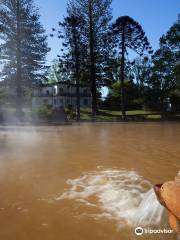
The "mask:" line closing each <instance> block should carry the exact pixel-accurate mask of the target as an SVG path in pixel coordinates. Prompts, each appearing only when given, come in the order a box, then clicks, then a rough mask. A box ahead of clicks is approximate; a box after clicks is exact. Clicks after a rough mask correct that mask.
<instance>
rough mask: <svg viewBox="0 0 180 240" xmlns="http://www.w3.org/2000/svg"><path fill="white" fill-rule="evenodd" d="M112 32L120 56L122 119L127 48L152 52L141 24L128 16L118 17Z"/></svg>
mask: <svg viewBox="0 0 180 240" xmlns="http://www.w3.org/2000/svg"><path fill="white" fill-rule="evenodd" d="M112 34H113V35H114V37H115V41H114V42H115V48H116V49H117V50H118V53H119V55H120V56H121V65H120V73H119V74H120V79H121V110H122V116H123V119H125V118H126V103H125V87H124V79H125V58H126V57H125V56H126V53H127V51H128V49H132V50H134V51H135V52H137V53H138V54H139V55H143V53H144V52H145V51H146V52H148V53H149V54H151V53H152V50H151V47H150V46H149V42H148V39H147V37H146V36H145V33H144V31H143V29H142V27H141V25H140V24H139V23H138V22H136V21H135V20H134V19H132V18H131V17H129V16H122V17H119V18H118V19H117V20H116V22H115V23H114V24H113V25H112Z"/></svg>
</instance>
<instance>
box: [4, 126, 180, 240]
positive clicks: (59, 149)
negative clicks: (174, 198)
mask: <svg viewBox="0 0 180 240" xmlns="http://www.w3.org/2000/svg"><path fill="white" fill-rule="evenodd" d="M179 169H180V125H179V124H177V123H174V124H172V123H170V124H168V123H164V124H162V123H161V124H155V123H152V124H150V123H148V124H146V123H145V124H140V123H137V124H132V123H128V124H94V125H93V124H82V125H80V126H78V125H77V126H62V127H47V128H44V127H43V128H40V127H39V128H18V129H14V128H12V129H5V128H2V129H1V130H0V239H2V240H32V239H33V240H57V239H61V240H85V239H86V240H129V239H130V240H131V239H139V238H141V239H154V240H156V239H170V240H171V239H176V237H175V235H174V234H157V235H147V234H146V235H143V236H141V237H138V236H136V235H135V234H134V226H133V225H132V224H131V223H130V222H128V221H126V220H128V216H125V219H126V220H123V219H122V218H121V213H122V212H123V210H124V209H122V208H121V206H119V205H118V204H119V203H122V201H124V202H123V204H124V205H123V208H125V206H126V200H127V209H126V210H127V211H125V212H123V213H125V215H127V214H129V213H132V212H133V211H134V210H132V206H131V205H132V204H131V202H133V201H134V200H137V199H136V198H134V197H132V196H135V194H139V195H138V196H139V197H140V196H141V195H140V193H141V191H142V192H143V191H144V190H143V189H147V191H148V190H149V188H150V185H151V184H155V183H161V182H164V181H167V180H171V179H173V178H174V176H175V175H176V174H177V172H178V171H179ZM140 176H142V178H141V177H140ZM124 178H125V180H124ZM70 179H71V180H70ZM142 179H143V180H142ZM68 180H69V181H68ZM146 180H147V181H146ZM142 181H143V182H142ZM132 182H133V183H132ZM138 183H139V184H142V185H143V184H144V185H146V186H144V187H142V188H140V190H138V191H139V192H138V193H137V192H136V193H135V192H133V188H134V189H135V188H136V187H137V185H138ZM128 184H129V185H128ZM121 186H123V188H124V190H123V191H124V192H122V191H121V190H122V189H121ZM130 186H131V189H130ZM96 188H97V190H96ZM129 189H130V190H129ZM129 191H131V192H132V194H131V195H128V194H129ZM123 193H124V194H123ZM133 194H134V195H133ZM124 196H126V197H125V198H123V197H124ZM122 199H123V200H122ZM108 204H109V205H108ZM110 204H112V206H111V205H110ZM133 204H135V201H134V202H133ZM136 204H137V203H136ZM116 205H117V208H116ZM133 206H134V205H133ZM135 206H136V205H135ZM111 207H112V208H111ZM120 209H121V211H120ZM128 209H130V212H128ZM116 210H117V211H116ZM116 213H117V214H116ZM118 213H119V215H118ZM129 218H130V217H129ZM151 225H153V224H152V223H151ZM146 227H147V228H148V227H149V226H146ZM154 228H169V226H168V224H167V219H166V213H163V216H162V220H161V222H160V223H158V224H157V225H156V226H154Z"/></svg>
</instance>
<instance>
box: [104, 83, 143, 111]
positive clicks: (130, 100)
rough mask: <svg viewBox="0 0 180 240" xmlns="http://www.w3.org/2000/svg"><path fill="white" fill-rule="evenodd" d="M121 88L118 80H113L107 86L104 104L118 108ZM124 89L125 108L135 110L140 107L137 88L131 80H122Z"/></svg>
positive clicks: (114, 108) (111, 107)
mask: <svg viewBox="0 0 180 240" xmlns="http://www.w3.org/2000/svg"><path fill="white" fill-rule="evenodd" d="M120 88H121V84H120V82H115V83H113V84H112V86H111V87H110V88H109V94H108V96H107V99H106V102H105V104H106V105H107V106H108V108H110V109H113V110H119V108H120V106H121V99H122V98H121V92H120V91H119V89H120ZM124 89H125V91H126V95H125V101H126V108H127V110H135V109H140V108H141V103H140V102H139V101H138V97H139V90H138V87H137V86H136V84H134V82H133V81H128V80H126V81H125V82H124Z"/></svg>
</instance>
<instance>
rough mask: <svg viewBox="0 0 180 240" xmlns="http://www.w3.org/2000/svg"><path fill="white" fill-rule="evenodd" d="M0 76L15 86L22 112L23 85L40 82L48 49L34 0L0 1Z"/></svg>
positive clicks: (17, 103)
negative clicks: (0, 26) (0, 29)
mask: <svg viewBox="0 0 180 240" xmlns="http://www.w3.org/2000/svg"><path fill="white" fill-rule="evenodd" d="M0 24H1V25H2V31H1V32H0V39H1V46H0V47H1V56H0V59H1V63H2V65H3V70H2V73H1V77H2V79H3V80H4V81H5V82H6V83H7V84H8V85H9V86H11V89H14V93H15V95H16V105H17V106H16V108H17V111H19V112H21V111H22V101H23V95H24V88H30V87H31V86H32V84H34V83H37V82H39V81H41V78H42V74H43V70H44V63H45V56H46V53H47V52H48V48H47V42H46V36H45V32H44V29H43V28H42V26H41V24H40V22H39V15H38V12H37V9H36V8H35V7H34V5H33V0H1V5H0Z"/></svg>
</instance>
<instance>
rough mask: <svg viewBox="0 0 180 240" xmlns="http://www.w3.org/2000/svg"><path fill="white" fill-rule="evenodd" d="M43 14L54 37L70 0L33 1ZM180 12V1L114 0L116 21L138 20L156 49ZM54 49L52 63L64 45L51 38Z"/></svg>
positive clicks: (49, 40) (44, 22)
mask: <svg viewBox="0 0 180 240" xmlns="http://www.w3.org/2000/svg"><path fill="white" fill-rule="evenodd" d="M34 2H35V4H36V6H37V7H39V12H40V15H41V19H40V20H41V23H42V25H43V26H44V28H45V30H46V33H47V34H48V35H49V34H51V29H52V27H55V28H56V27H57V26H58V22H59V21H61V20H62V19H63V17H64V16H66V4H67V0H34ZM178 13H180V0H113V1H112V15H113V20H115V19H116V18H117V17H119V16H123V15H128V16H130V17H132V18H134V19H135V20H136V21H138V22H139V23H140V24H141V26H142V27H143V29H144V31H145V33H146V35H147V37H148V39H149V41H150V44H151V45H152V47H153V49H154V50H156V49H157V48H158V44H159V38H160V37H161V36H162V34H164V33H166V32H167V31H168V29H169V28H170V27H171V26H172V24H173V23H174V22H175V21H176V20H177V18H178ZM48 44H49V47H50V48H51V51H50V52H49V54H48V56H47V64H50V63H51V61H52V60H53V59H55V58H56V57H57V55H58V53H60V49H61V43H60V41H59V40H58V39H56V38H51V37H48Z"/></svg>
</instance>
